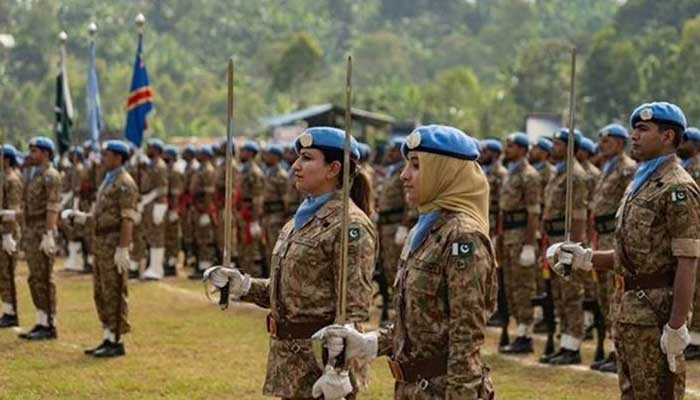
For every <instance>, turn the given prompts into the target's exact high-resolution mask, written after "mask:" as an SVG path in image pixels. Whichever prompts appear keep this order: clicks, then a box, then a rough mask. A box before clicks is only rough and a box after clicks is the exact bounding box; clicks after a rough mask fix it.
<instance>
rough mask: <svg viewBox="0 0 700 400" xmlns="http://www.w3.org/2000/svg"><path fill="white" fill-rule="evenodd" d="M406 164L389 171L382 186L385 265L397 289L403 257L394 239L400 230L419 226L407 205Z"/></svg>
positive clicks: (389, 281) (380, 195)
mask: <svg viewBox="0 0 700 400" xmlns="http://www.w3.org/2000/svg"><path fill="white" fill-rule="evenodd" d="M403 166H404V163H403V161H401V162H398V163H396V164H393V165H391V166H390V167H389V171H388V174H387V177H386V178H385V179H384V182H383V183H382V189H381V191H380V193H379V208H378V211H379V220H378V223H377V225H378V226H379V232H380V239H379V240H380V241H379V243H380V245H381V252H380V254H381V262H382V268H383V270H384V276H385V277H386V280H387V282H388V283H389V285H393V283H394V280H396V270H397V268H398V266H399V256H400V255H401V247H402V245H400V244H396V243H395V242H394V236H396V231H397V230H398V229H399V227H400V226H404V227H405V228H406V229H410V227H411V226H412V225H413V224H414V223H415V219H416V218H417V215H416V214H417V212H416V211H414V210H412V209H411V208H410V207H408V205H407V204H406V198H405V197H404V190H403V183H402V182H401V171H402V170H403Z"/></svg>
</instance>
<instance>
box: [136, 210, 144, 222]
mask: <svg viewBox="0 0 700 400" xmlns="http://www.w3.org/2000/svg"><path fill="white" fill-rule="evenodd" d="M142 214H143V213H142V212H141V211H136V215H134V225H138V224H140V223H141V218H142Z"/></svg>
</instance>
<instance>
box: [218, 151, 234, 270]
mask: <svg viewBox="0 0 700 400" xmlns="http://www.w3.org/2000/svg"><path fill="white" fill-rule="evenodd" d="M225 162H226V160H225V159H224V163H225ZM230 174H231V182H232V183H231V184H232V185H233V186H232V188H235V187H236V180H237V179H238V164H237V163H236V160H234V159H233V158H231V172H230ZM231 196H235V193H234V191H233V190H232V191H231ZM225 198H226V169H225V168H223V164H221V166H220V167H219V168H217V170H216V203H217V208H218V209H219V214H218V218H219V219H218V222H217V226H216V246H217V249H218V255H219V257H218V258H222V257H223V256H224V228H225V224H224V217H225V213H224V210H225V208H226V203H225V202H224V200H225ZM234 204H235V203H232V205H234ZM231 213H232V214H233V215H232V218H231V238H230V244H229V249H230V250H229V251H230V252H231V254H230V255H231V257H232V258H234V259H237V258H238V222H237V221H238V216H237V215H236V210H235V208H234V207H231Z"/></svg>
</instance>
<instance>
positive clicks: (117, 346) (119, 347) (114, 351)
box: [92, 340, 126, 358]
mask: <svg viewBox="0 0 700 400" xmlns="http://www.w3.org/2000/svg"><path fill="white" fill-rule="evenodd" d="M125 354H126V351H125V350H124V344H123V343H114V342H110V341H109V340H107V341H106V343H105V345H104V346H103V347H102V348H99V349H96V350H95V352H94V353H92V355H93V357H97V358H111V357H119V356H123V355H125Z"/></svg>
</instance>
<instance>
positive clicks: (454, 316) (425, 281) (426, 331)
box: [314, 125, 497, 399]
mask: <svg viewBox="0 0 700 400" xmlns="http://www.w3.org/2000/svg"><path fill="white" fill-rule="evenodd" d="M401 151H402V153H403V155H404V157H405V158H406V159H407V161H408V163H407V166H406V167H405V168H404V171H403V172H402V174H401V179H402V181H403V185H404V188H405V192H406V200H407V202H408V203H409V204H410V205H411V206H417V207H418V211H419V212H420V216H419V218H418V223H417V224H416V226H415V227H414V228H413V229H412V230H411V232H410V234H409V237H408V239H407V240H406V243H405V244H404V247H403V250H402V254H401V257H400V261H399V272H398V277H397V281H396V284H395V289H394V290H395V292H394V293H396V294H397V299H396V301H395V303H394V304H395V306H396V308H397V310H396V323H395V324H394V326H393V327H390V328H388V329H387V330H379V331H376V332H370V333H366V334H363V333H360V332H358V331H356V330H355V329H354V328H353V327H351V326H338V325H333V326H331V327H327V328H325V329H323V330H322V331H321V332H318V333H317V334H316V335H314V336H315V337H319V338H325V339H326V346H327V347H328V348H329V354H330V355H329V356H333V355H334V354H338V353H339V352H340V351H342V349H343V347H344V346H346V347H345V350H346V353H345V356H346V358H347V359H354V358H357V357H359V358H365V359H367V358H369V359H371V358H374V357H377V356H379V355H388V356H391V361H390V363H389V364H390V367H391V372H392V374H393V375H394V378H395V379H396V381H397V382H396V386H395V398H396V399H491V398H493V396H494V392H493V386H492V384H491V380H490V378H489V369H488V367H487V366H486V365H484V363H483V362H482V361H481V356H480V353H479V352H480V347H481V346H482V345H483V343H484V333H485V329H486V320H487V318H488V316H489V315H491V313H492V312H493V311H494V308H495V299H496V289H497V283H496V261H495V255H494V250H493V246H492V244H491V242H490V240H489V224H488V216H489V214H488V204H489V203H488V202H489V198H488V196H489V187H488V184H487V180H486V177H485V176H484V173H483V172H482V171H481V168H479V165H478V164H477V163H476V162H475V161H474V160H476V159H477V157H478V156H479V150H478V145H477V143H476V142H475V141H474V140H473V139H472V138H470V137H469V136H467V135H466V134H464V133H463V132H461V131H459V130H457V129H455V128H451V127H447V126H439V125H430V126H423V127H419V128H417V129H416V130H415V131H414V132H413V133H411V134H410V135H409V136H408V137H407V138H406V143H404V145H403V146H402V148H401ZM341 338H344V339H345V343H343V340H340V339H341Z"/></svg>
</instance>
